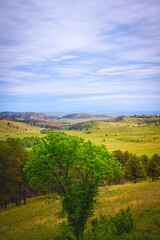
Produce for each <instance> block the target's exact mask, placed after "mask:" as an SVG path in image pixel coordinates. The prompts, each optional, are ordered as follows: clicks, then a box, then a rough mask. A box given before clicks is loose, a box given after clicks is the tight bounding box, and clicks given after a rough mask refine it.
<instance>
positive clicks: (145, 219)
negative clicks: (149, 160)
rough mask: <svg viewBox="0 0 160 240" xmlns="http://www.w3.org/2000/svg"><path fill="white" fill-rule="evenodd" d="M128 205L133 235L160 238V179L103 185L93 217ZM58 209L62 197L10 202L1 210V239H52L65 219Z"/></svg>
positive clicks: (107, 213) (138, 237) (111, 212)
mask: <svg viewBox="0 0 160 240" xmlns="http://www.w3.org/2000/svg"><path fill="white" fill-rule="evenodd" d="M127 206H130V208H131V211H132V214H133V220H134V228H133V230H132V232H131V233H130V235H131V236H136V238H135V239H139V240H140V239H142V236H143V237H144V236H145V235H146V236H147V237H146V238H145V239H147V240H149V239H150V240H151V239H154V240H158V239H160V181H157V182H153V183H151V182H143V183H137V184H125V185H117V186H106V187H101V188H100V194H99V198H98V204H97V206H96V207H95V216H94V217H98V216H100V214H102V215H115V214H116V213H117V212H118V211H119V210H120V209H122V208H123V209H126V208H127ZM59 209H60V200H52V202H51V203H50V204H48V201H47V196H40V197H36V198H32V199H28V200H27V205H25V206H24V205H23V206H19V207H15V206H14V205H12V204H11V205H9V207H8V208H7V210H0V223H1V224H0V239H1V240H49V239H52V237H54V236H55V235H56V234H57V233H58V232H59V226H58V224H59V223H60V222H62V219H59V218H58V217H57V216H56V215H55V214H56V212H57V210H59ZM92 218H93V217H92ZM88 229H90V220H89V222H88V226H87V230H88ZM143 239H144V238H143Z"/></svg>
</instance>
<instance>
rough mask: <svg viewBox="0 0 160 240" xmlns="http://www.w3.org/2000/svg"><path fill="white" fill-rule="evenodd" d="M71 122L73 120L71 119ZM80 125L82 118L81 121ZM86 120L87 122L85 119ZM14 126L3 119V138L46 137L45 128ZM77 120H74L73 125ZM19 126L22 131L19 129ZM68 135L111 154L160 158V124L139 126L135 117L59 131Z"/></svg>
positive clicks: (22, 124)
mask: <svg viewBox="0 0 160 240" xmlns="http://www.w3.org/2000/svg"><path fill="white" fill-rule="evenodd" d="M69 121H71V120H69ZM78 121H79V122H80V119H78ZM81 121H83V119H81ZM10 122H11V123H12V124H13V126H12V127H10V126H8V121H7V120H0V139H1V140H6V139H7V138H8V137H14V138H24V137H32V136H37V137H44V136H45V134H41V133H40V131H41V130H42V128H40V127H33V126H30V125H27V124H26V123H20V122H14V121H13V122H12V121H10ZM74 123H77V120H75V121H74V120H73V119H72V124H74ZM16 127H18V129H17V128H16ZM55 131H58V132H59V131H61V132H64V133H66V134H67V135H72V136H78V137H82V138H84V139H86V140H91V141H92V142H94V143H96V144H103V145H106V147H107V149H108V151H110V152H112V151H114V150H121V151H129V152H130V153H134V154H137V155H138V156H140V155H143V154H146V155H147V156H149V157H151V156H152V155H153V154H155V153H157V154H158V155H160V125H159V124H157V125H156V124H154V123H152V124H146V123H141V124H139V123H138V122H137V121H136V120H135V119H133V118H126V120H125V121H124V122H103V121H95V124H94V126H92V127H91V128H89V129H82V130H81V131H80V130H79V129H78V130H55Z"/></svg>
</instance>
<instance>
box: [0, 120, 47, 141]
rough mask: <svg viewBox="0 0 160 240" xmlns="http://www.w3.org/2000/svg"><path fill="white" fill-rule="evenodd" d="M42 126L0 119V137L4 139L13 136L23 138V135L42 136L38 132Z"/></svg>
mask: <svg viewBox="0 0 160 240" xmlns="http://www.w3.org/2000/svg"><path fill="white" fill-rule="evenodd" d="M8 122H10V125H11V126H8ZM40 130H42V128H40V127H33V126H31V125H27V124H26V123H21V122H15V121H8V120H0V139H2V140H5V139H6V138H8V137H15V138H18V137H19V138H24V137H33V136H39V137H40V136H43V135H42V134H41V133H40Z"/></svg>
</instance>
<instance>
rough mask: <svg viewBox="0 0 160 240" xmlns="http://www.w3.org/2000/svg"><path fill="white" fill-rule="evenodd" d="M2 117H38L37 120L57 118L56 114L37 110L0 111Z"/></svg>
mask: <svg viewBox="0 0 160 240" xmlns="http://www.w3.org/2000/svg"><path fill="white" fill-rule="evenodd" d="M0 117H4V118H19V119H36V120H49V119H50V120H51V119H54V120H55V119H56V117H55V116H51V115H47V114H44V113H37V112H0Z"/></svg>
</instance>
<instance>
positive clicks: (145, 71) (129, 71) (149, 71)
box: [91, 65, 160, 77]
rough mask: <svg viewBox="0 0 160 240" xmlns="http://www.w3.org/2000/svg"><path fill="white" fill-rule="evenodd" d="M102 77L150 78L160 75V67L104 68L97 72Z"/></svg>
mask: <svg viewBox="0 0 160 240" xmlns="http://www.w3.org/2000/svg"><path fill="white" fill-rule="evenodd" d="M91 74H100V75H109V76H111V75H131V76H134V77H137V76H140V77H144V76H145V77H150V76H151V75H160V66H154V65H129V66H124V67H123V66H120V67H118V66H117V67H111V68H104V69H100V70H98V71H97V73H91Z"/></svg>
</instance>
